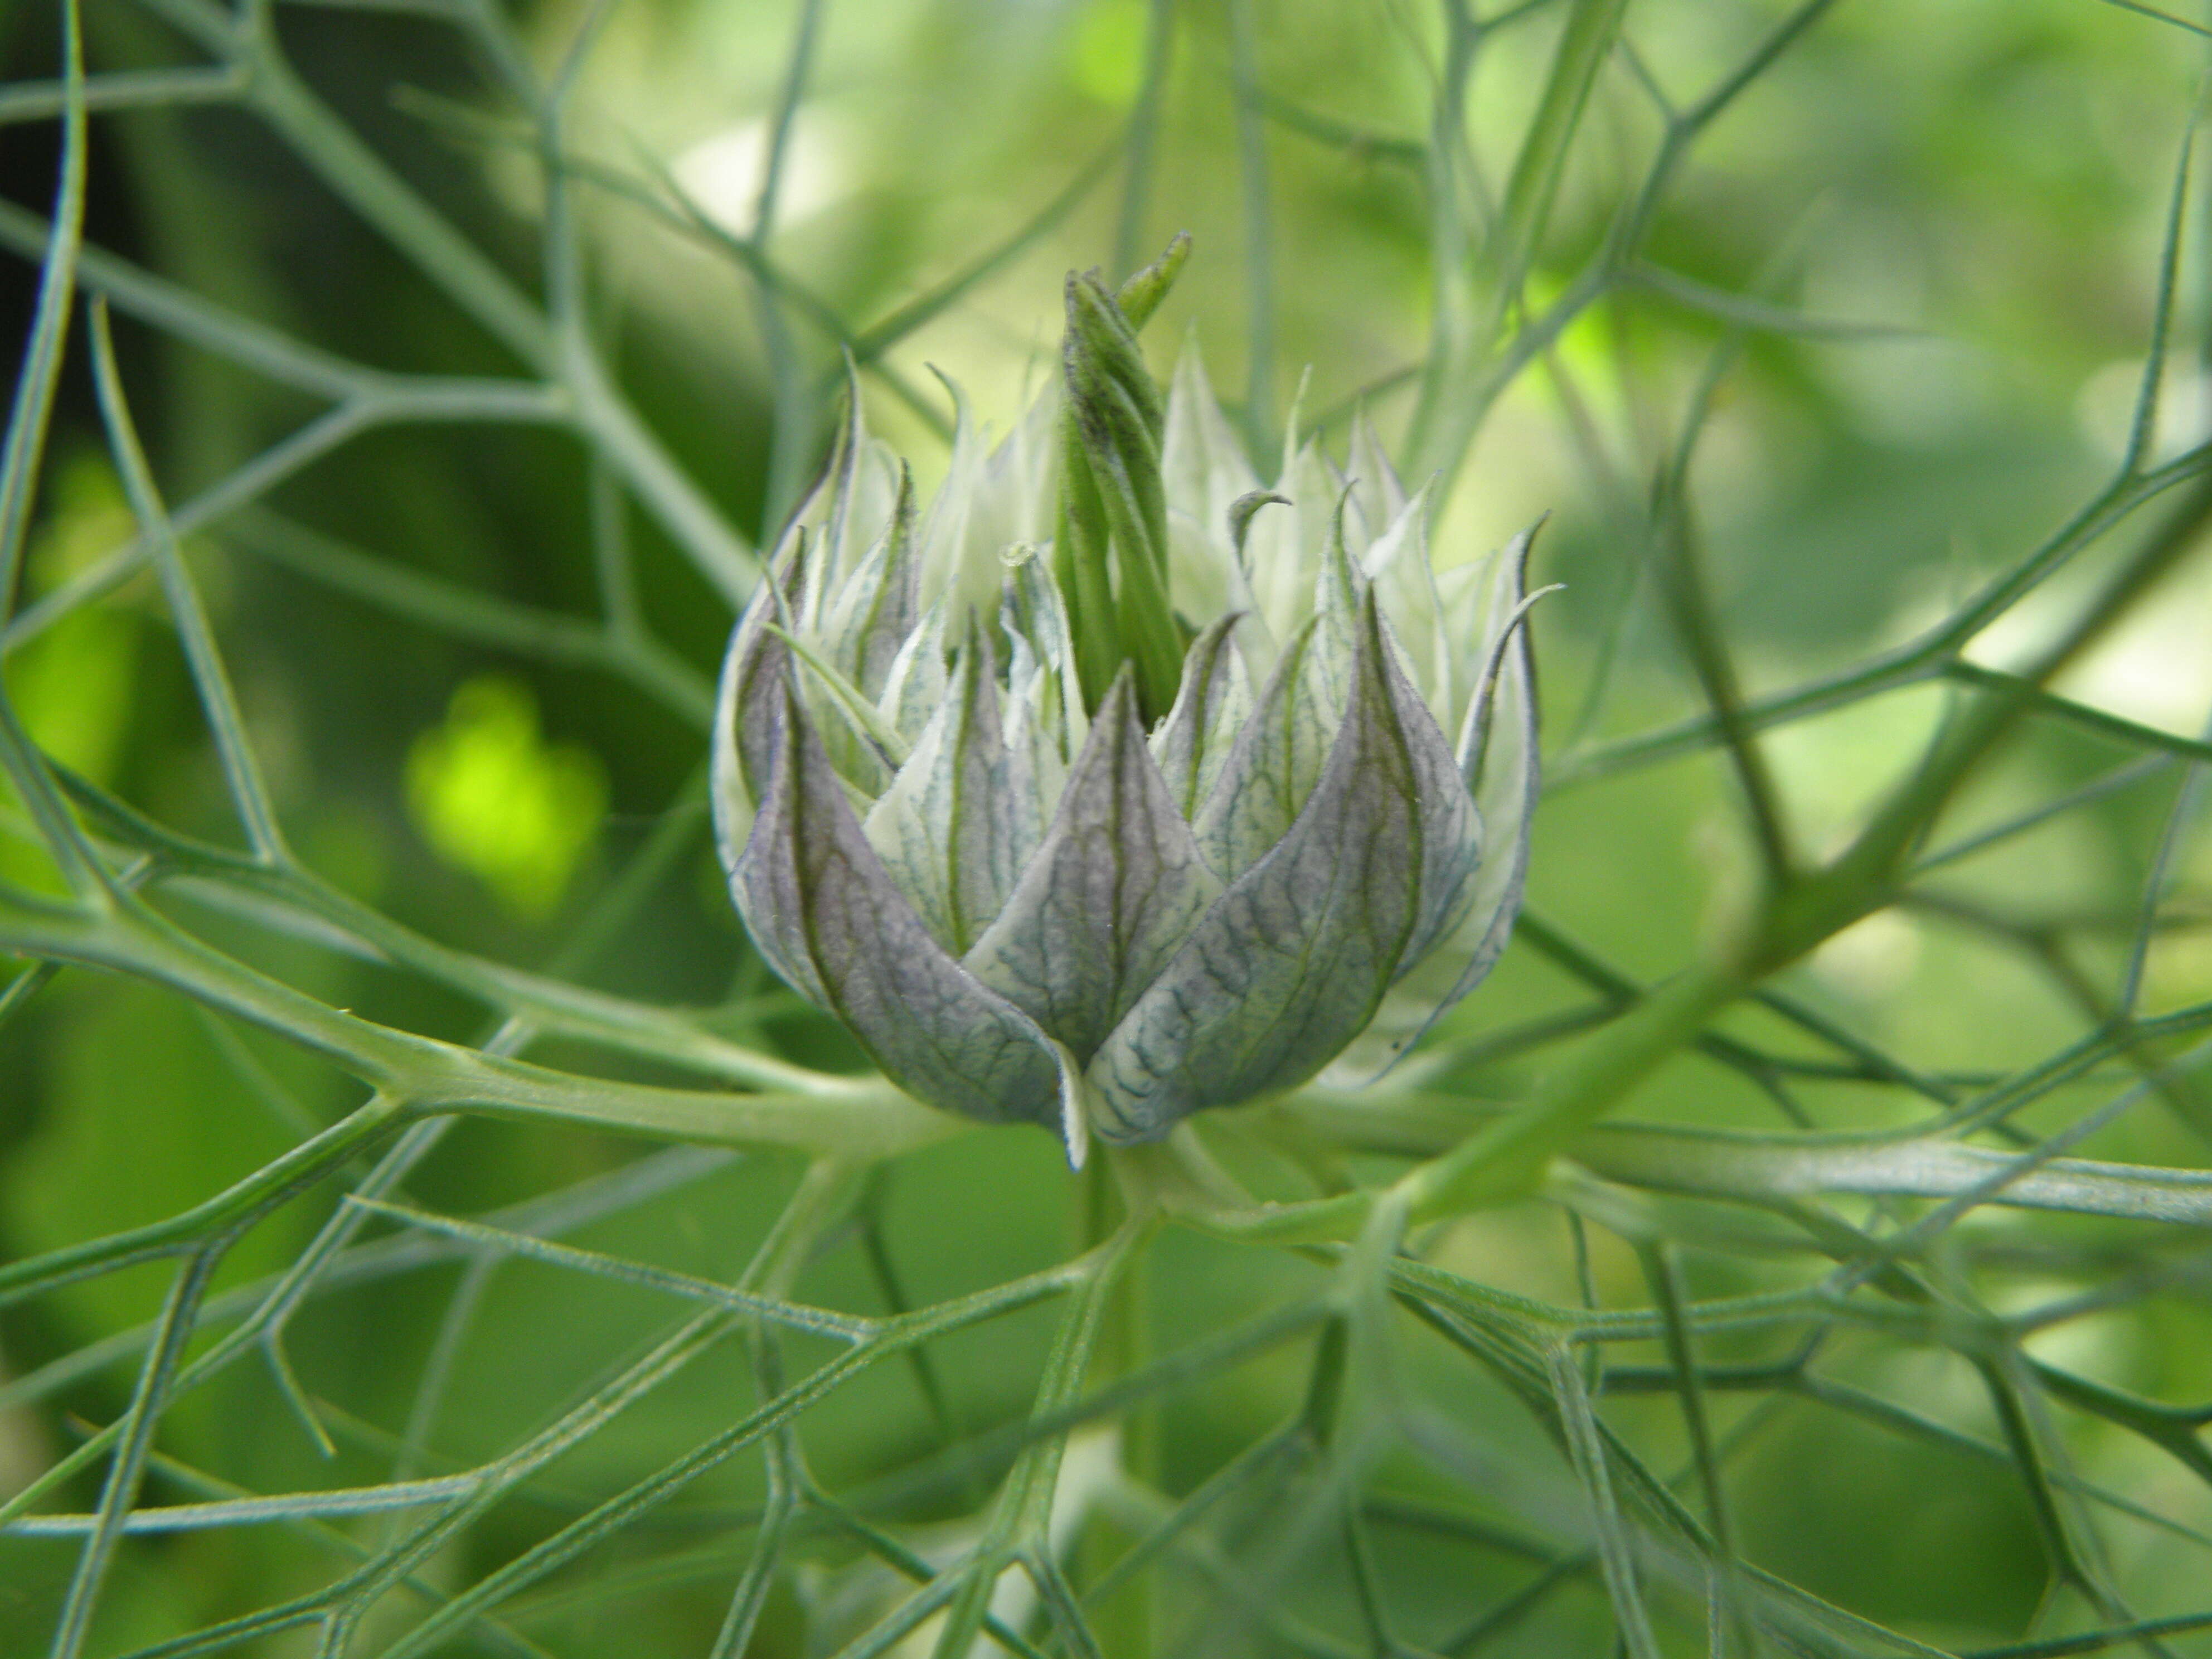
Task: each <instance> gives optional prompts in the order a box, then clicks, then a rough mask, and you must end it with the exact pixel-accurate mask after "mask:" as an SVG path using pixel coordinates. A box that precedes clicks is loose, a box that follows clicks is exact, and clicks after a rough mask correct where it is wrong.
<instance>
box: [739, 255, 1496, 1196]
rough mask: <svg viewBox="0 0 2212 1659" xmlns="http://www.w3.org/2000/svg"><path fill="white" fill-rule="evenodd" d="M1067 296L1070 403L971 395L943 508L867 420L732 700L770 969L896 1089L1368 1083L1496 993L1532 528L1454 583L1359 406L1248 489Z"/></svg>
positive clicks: (1214, 432) (1099, 300) (1189, 394)
mask: <svg viewBox="0 0 2212 1659" xmlns="http://www.w3.org/2000/svg"><path fill="white" fill-rule="evenodd" d="M1181 249H1182V242H1181V240H1180V239H1179V240H1178V243H1177V245H1176V247H1174V248H1171V249H1170V254H1169V256H1168V258H1165V259H1164V260H1163V261H1162V262H1161V264H1159V265H1157V266H1154V267H1152V269H1151V270H1147V271H1146V272H1144V273H1140V274H1139V276H1138V277H1137V278H1133V279H1132V281H1131V283H1129V284H1127V285H1126V286H1125V287H1124V289H1122V291H1121V295H1119V296H1117V295H1114V294H1110V293H1109V292H1108V291H1107V289H1105V288H1104V287H1103V286H1102V285H1101V284H1100V283H1098V281H1097V279H1096V277H1095V276H1073V277H1071V278H1070V279H1069V283H1068V332H1067V338H1066V346H1065V349H1064V352H1063V362H1064V365H1065V374H1064V377H1063V380H1062V382H1061V384H1060V385H1059V386H1055V387H1053V388H1051V389H1050V390H1049V391H1048V392H1047V394H1046V395H1045V397H1044V398H1042V399H1041V400H1040V402H1039V404H1038V405H1037V407H1036V408H1035V409H1033V410H1031V411H1030V414H1029V416H1026V417H1025V418H1024V420H1023V421H1022V422H1021V423H1020V424H1019V425H1018V426H1017V427H1016V428H1015V429H1014V430H1013V432H1012V434H1011V435H1009V436H1008V437H1006V439H1005V440H1004V441H1002V442H1000V443H999V444H997V445H996V446H995V447H987V446H986V444H985V442H984V441H983V440H982V439H981V438H979V436H978V435H977V434H976V433H975V429H974V428H973V426H972V425H971V423H970V422H969V417H968V415H967V411H966V410H965V408H964V405H963V408H962V410H961V412H960V418H959V422H958V427H957V432H956V435H955V438H954V444H953V454H952V459H951V468H950V471H949V475H948V477H947V478H946V481H945V485H944V486H943V488H942V489H941V490H940V491H939V495H938V496H937V499H936V500H935V501H934V502H933V504H932V505H931V507H930V508H929V510H928V511H927V513H921V512H920V511H919V510H918V509H917V507H916V505H915V500H914V490H913V485H912V482H911V479H910V477H908V474H907V472H906V471H905V469H904V468H903V467H902V466H901V465H898V464H897V463H896V460H895V459H893V458H892V457H891V456H890V453H888V452H887V451H886V450H885V449H884V447H882V446H881V445H880V444H878V443H877V442H876V441H873V440H872V439H871V438H870V437H869V436H868V435H867V432H866V428H865V426H864V424H863V423H862V421H861V417H860V401H859V398H858V397H857V395H855V396H854V398H853V399H852V403H851V407H850V409H849V410H848V416H847V418H846V421H845V423H844V426H843V429H842V432H841V433H840V435H839V438H838V441H837V443H836V447H835V449H834V450H833V453H832V454H831V457H830V460H829V465H828V467H827V469H826V470H825V471H824V473H823V477H822V480H821V482H820V483H818V484H817V487H816V489H815V490H814V491H813V493H812V495H811V496H810V497H809V498H808V500H807V501H806V502H805V504H804V505H803V506H802V507H801V508H800V510H799V513H798V514H797V516H796V518H795V519H794V520H793V525H792V526H791V528H790V529H789V531H788V532H787V533H786V535H785V536H784V538H783V540H782V542H781V544H780V545H779V547H778V548H777V549H776V550H775V554H774V555H773V556H772V557H771V559H770V561H769V574H768V576H767V578H766V579H765V580H763V583H762V585H761V590H760V592H759V593H758V594H757V596H756V597H755V599H754V600H753V601H752V603H751V605H750V606H749V607H748V609H747V611H746V612H745V614H744V617H742V618H741V619H740V620H739V622H738V628H737V630H736V633H735V634H734V635H733V637H732V641H731V645H730V650H729V654H728V657H727V659H726V664H725V667H724V671H723V675H722V683H721V690H720V700H719V706H718V710H717V717H716V729H715V739H714V813H715V824H716V830H717V836H718V839H719V842H720V848H721V852H722V856H723V860H724V863H725V865H726V867H727V869H728V871H729V874H730V884H731V890H732V894H733V895H734V896H735V898H736V901H737V904H738V909H739V910H740V912H741V913H742V914H743V915H744V921H745V923H746V926H747V927H748V929H749V930H750V933H751V934H752V937H753V939H754V941H755V943H756V944H757V945H758V947H759V949H760V951H761V952H762V954H763V956H765V957H767V959H768V961H769V964H770V965H771V966H772V967H773V968H775V970H776V972H777V973H778V974H780V975H782V977H783V978H784V979H785V980H787V981H788V982H789V983H790V984H791V985H792V986H793V987H794V988H795V989H796V990H798V991H799V994H801V995H803V996H805V997H806V998H807V999H808V1000H810V1001H811V1002H813V1003H814V1004H816V1005H817V1006H819V1007H821V1008H823V1009H824V1010H826V1011H827V1012H829V1013H831V1014H833V1015H835V1016H836V1018H838V1019H840V1020H842V1022H843V1023H844V1024H845V1025H846V1026H847V1027H848V1029H849V1030H851V1031H852V1032H853V1034H854V1036H855V1037H857V1038H858V1039H859V1040H860V1042H861V1044H862V1045H863V1046H864V1047H865V1048H866V1049H867V1051H868V1053H869V1054H871V1055H872V1057H873V1058H874V1060H875V1061H876V1063H877V1064H878V1066H880V1067H881V1068H882V1070H883V1072H884V1075H885V1076H886V1077H888V1078H889V1079H890V1080H891V1081H892V1082H894V1083H895V1084H896V1085H898V1086H899V1087H900V1088H902V1089H903V1090H905V1091H908V1093H910V1094H912V1095H914V1096H915V1097H916V1098H918V1099H920V1100H922V1101H925V1102H927V1103H930V1104H932V1105H935V1106H939V1107H941V1108H944V1109H946V1110H949V1111H954V1112H959V1113H963V1114H964V1115H968V1116H970V1117H975V1118H981V1119H985V1120H988V1121H1013V1120H1025V1121H1036V1122H1040V1123H1043V1124H1046V1125H1048V1126H1050V1127H1054V1128H1055V1129H1057V1130H1058V1131H1059V1132H1060V1133H1062V1134H1063V1135H1064V1136H1065V1137H1066V1140H1067V1144H1068V1148H1069V1153H1070V1156H1071V1158H1074V1159H1076V1160H1078V1161H1079V1160H1080V1158H1081V1157H1082V1151H1083V1146H1084V1145H1085V1138H1086V1136H1087V1135H1088V1134H1089V1133H1091V1132H1093V1131H1095V1132H1096V1133H1099V1134H1101V1135H1103V1137H1105V1138H1106V1139H1109V1140H1115V1141H1141V1140H1148V1139H1156V1138H1158V1136H1160V1135H1163V1134H1164V1133H1167V1132H1168V1130H1170V1128H1172V1127H1174V1125H1175V1124H1176V1123H1177V1122H1178V1121H1181V1120H1182V1118H1184V1117H1186V1116H1188V1115H1189V1114H1190V1113H1192V1112H1194V1111H1197V1110H1199V1109H1201V1108H1205V1107H1208V1106H1225V1105H1233V1104H1236V1103H1239V1102H1243V1101H1249V1100H1254V1099H1258V1098H1261V1097H1267V1096H1270V1095H1274V1094H1278V1093H1280V1092H1282V1091H1287V1090H1290V1089H1293V1088H1296V1087H1297V1086H1298V1085H1301V1084H1304V1083H1305V1082H1307V1081H1308V1080H1310V1079H1312V1078H1313V1077H1315V1076H1316V1074H1317V1073H1321V1072H1322V1070H1323V1068H1324V1067H1328V1066H1330V1065H1331V1063H1332V1062H1336V1063H1337V1064H1338V1066H1339V1068H1340V1071H1342V1072H1343V1073H1345V1074H1346V1075H1347V1076H1359V1075H1371V1073H1372V1072H1373V1071H1374V1070H1375V1069H1376V1068H1377V1067H1378V1066H1381V1065H1383V1064H1387V1063H1388V1061H1389V1060H1391V1059H1392V1058H1394V1057H1395V1054H1397V1053H1399V1052H1400V1051H1401V1050H1402V1049H1403V1048H1404V1047H1405V1045H1406V1044H1407V1043H1408V1042H1411V1041H1412V1040H1413V1038H1415V1037H1416V1036H1419V1034H1420V1032H1421V1031H1423V1030H1425V1029H1426V1027H1427V1025H1428V1024H1431V1022H1432V1021H1433V1020H1434V1019H1435V1018H1437V1015H1439V1014H1440V1013H1441V1012H1443V1010H1444V1009H1446V1008H1448V1007H1449V1006H1451V1005H1452V1004H1453V1003H1454V1002H1455V1001H1457V1000H1459V998H1461V997H1462V996H1463V995H1465V994H1466V993H1467V992H1468V990H1470V989H1471V988H1472V987H1474V984H1475V983H1476V982H1477V981H1479V980H1480V979H1481V977H1482V976H1483V975H1484V974H1486V972H1487V971H1488V970H1489V969H1490V966H1491V965H1492V963H1494V962H1495V961H1496V959H1497V957H1498V952H1499V951H1501V950H1502V949H1503V948H1504V941H1505V937H1506V934H1507V933H1508V931H1509V930H1510V927H1511V925H1512V921H1513V917H1514V915H1515V913H1516V910H1517V908H1518V907H1519V903H1520V896H1521V888H1522V873H1523V871H1524V868H1525V866H1526V861H1527V849H1528V817H1529V813H1530V811H1531V809H1532V807H1533V806H1534V800H1535V795H1536V783H1537V780H1536V743H1535V708H1534V687H1533V683H1532V679H1531V670H1530V663H1529V657H1528V645H1527V639H1526V633H1525V630H1524V629H1522V625H1521V624H1522V618H1523V616H1524V613H1525V611H1526V607H1527V603H1528V602H1527V600H1526V599H1524V598H1523V594H1522V580H1523V569H1524V565H1525V562H1526V556H1527V551H1528V540H1529V537H1528V534H1525V533H1524V534H1523V535H1522V536H1521V537H1520V538H1517V539H1516V541H1515V542H1514V543H1513V544H1512V545H1510V546H1509V547H1507V548H1506V549H1504V550H1502V551H1501V552H1498V553H1495V554H1492V555H1490V556H1488V557H1486V558H1481V559H1477V560H1475V561H1474V562H1470V563H1467V564H1462V565H1459V566H1457V567H1455V568H1452V569H1449V570H1448V571H1445V572H1443V573H1438V572H1437V571H1436V570H1435V569H1434V568H1432V566H1431V562H1430V556H1429V549H1428V544H1427V533H1426V501H1425V492H1422V493H1420V494H1415V495H1410V496H1409V495H1408V494H1407V491H1406V490H1405V489H1404V488H1403V487H1402V486H1401V483H1399V481H1398V478H1397V476H1396V474H1395V472H1394V471H1392V470H1391V468H1390V465H1389V462H1388V461H1387V460H1386V459H1384V458H1383V453H1382V451H1381V448H1380V446H1379V445H1378V444H1377V443H1376V439H1375V435H1374V432H1373V430H1372V428H1370V426H1369V425H1368V423H1367V422H1366V421H1365V420H1364V417H1362V418H1361V419H1359V420H1358V421H1357V422H1355V423H1354V427H1353V431H1352V445H1351V452H1352V453H1351V458H1350V469H1349V476H1347V475H1346V472H1345V471H1340V469H1339V468H1338V467H1337V466H1336V465H1334V463H1333V462H1332V461H1330V460H1329V459H1328V457H1326V456H1325V455H1324V454H1323V453H1322V450H1321V448H1320V447H1319V445H1318V443H1317V442H1316V441H1315V440H1314V439H1312V438H1310V437H1309V438H1307V439H1305V440H1304V441H1299V440H1298V439H1297V437H1296V435H1293V437H1292V439H1291V441H1290V442H1289V443H1288V444H1287V445H1286V446H1285V455H1284V459H1283V465H1282V467H1281V470H1280V473H1279V477H1277V478H1276V479H1275V480H1274V482H1273V484H1272V485H1271V486H1263V485H1262V484H1261V481H1260V480H1259V478H1258V477H1256V476H1255V473H1254V471H1253V469H1252V467H1251V465H1250V464H1249V461H1248V460H1247V459H1246V458H1245V455H1244V453H1243V449H1242V448H1241V447H1240V446H1239V444H1238V442H1237V440H1236V438H1235V436H1234V435H1233V434H1232V432H1231V429H1230V427H1229V425H1228V422H1227V421H1226V420H1225V417H1224V416H1223V415H1222V412H1221V410H1220V408H1219V406H1218V404H1216V402H1215V401H1214V398H1213V396H1212V392H1211V390H1210V389H1209V388H1208V386H1207V385H1206V376H1205V371H1204V369H1203V368H1202V367H1201V366H1200V362H1199V361H1198V358H1197V356H1196V354H1195V352H1187V353H1186V354H1185V356H1184V358H1183V361H1182V364H1181V365H1180V366H1179V368H1178V369H1177V371H1176V375H1175V379H1174V382H1173V385H1172V386H1171V388H1170V390H1169V392H1167V394H1166V395H1165V396H1164V397H1163V396H1162V394H1161V392H1160V390H1159V388H1158V386H1156V385H1155V384H1154V383H1153V382H1152V380H1151V378H1150V375H1149V374H1148V372H1147V371H1146V368H1145V366H1144V362H1143V359H1142V357H1141V356H1140V355H1139V351H1138V349H1137V344H1136V337H1135V331H1134V328H1133V325H1132V322H1131V317H1130V314H1129V313H1130V312H1132V311H1133V312H1135V313H1137V314H1138V320H1139V321H1141V320H1142V317H1143V316H1144V315H1146V314H1149V313H1150V311H1151V309H1152V307H1153V306H1155V305H1156V304H1157V303H1158V299H1159V296H1160V294H1161V293H1162V292H1163V291H1164V288H1165V285H1166V283H1167V282H1168V281H1170V280H1171V279H1172V276H1173V274H1174V269H1175V267H1176V265H1178V264H1180V260H1181Z"/></svg>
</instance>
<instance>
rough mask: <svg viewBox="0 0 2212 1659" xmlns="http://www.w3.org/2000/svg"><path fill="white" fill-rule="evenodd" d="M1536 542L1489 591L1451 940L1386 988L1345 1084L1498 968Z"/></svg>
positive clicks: (1521, 752) (1497, 575)
mask: <svg viewBox="0 0 2212 1659" xmlns="http://www.w3.org/2000/svg"><path fill="white" fill-rule="evenodd" d="M1533 536H1534V531H1533V530H1530V531H1528V532H1523V533H1522V535H1521V536H1519V537H1516V538H1515V540H1514V542H1513V544H1512V545H1510V547H1508V548H1507V549H1505V550H1504V553H1503V554H1502V555H1500V556H1499V559H1498V564H1497V566H1496V568H1495V569H1494V571H1493V572H1492V580H1493V581H1494V583H1495V588H1494V591H1493V592H1492V594H1491V595H1490V596H1489V597H1490V599H1491V602H1492V605H1493V606H1494V610H1495V614H1496V615H1497V617H1498V618H1499V619H1500V620H1499V623H1498V626H1499V627H1500V629H1501V634H1500V636H1499V637H1498V638H1497V639H1494V640H1492V641H1490V644H1491V651H1490V654H1489V657H1488V658H1487V659H1486V661H1485V662H1483V663H1482V664H1481V665H1480V670H1486V672H1483V673H1482V677H1481V678H1480V682H1479V684H1478V685H1477V687H1476V694H1475V702H1474V705H1473V706H1471V707H1470V708H1469V710H1468V722H1467V726H1468V729H1467V732H1466V733H1465V734H1464V735H1463V738H1462V743H1463V744H1465V745H1466V750H1465V753H1464V755H1463V757H1462V766H1463V769H1464V770H1471V771H1473V772H1474V800H1475V805H1476V807H1477V809H1478V810H1479V811H1480V814H1481V822H1482V833H1483V851H1482V860H1481V862H1480V865H1479V866H1477V867H1476V869H1475V872H1474V876H1473V877H1472V878H1471V879H1470V880H1469V881H1468V891H1467V896H1466V898H1465V900H1464V903H1463V908H1462V910H1461V912H1460V914H1459V915H1456V916H1455V917H1454V918H1453V919H1452V923H1451V927H1450V931H1449V933H1448V934H1447V936H1445V937H1444V938H1443V939H1440V940H1439V941H1438V942H1437V945H1435V946H1434V947H1433V948H1432V949H1431V951H1429V953H1428V955H1427V957H1425V959H1424V960H1422V961H1420V962H1419V963H1415V964H1413V966H1412V967H1411V969H1410V971H1408V972H1407V975H1406V976H1405V978H1404V979H1402V980H1401V981H1400V982H1399V984H1398V985H1397V986H1396V987H1395V988H1394V989H1393V991H1392V992H1391V994H1390V998H1389V1004H1388V1005H1387V1006H1385V1008H1384V1009H1383V1013H1382V1015H1381V1016H1380V1017H1379V1018H1377V1020H1376V1030H1375V1031H1374V1032H1373V1033H1372V1034H1371V1036H1372V1040H1371V1041H1370V1042H1367V1043H1364V1044H1363V1045H1362V1051H1361V1052H1360V1053H1359V1054H1355V1055H1350V1056H1347V1062H1348V1063H1347V1066H1346V1073H1347V1076H1350V1075H1352V1074H1353V1073H1357V1075H1358V1077H1359V1078H1360V1079H1366V1078H1368V1077H1371V1076H1372V1075H1373V1073H1375V1071H1376V1069H1377V1068H1378V1067H1382V1066H1388V1065H1389V1064H1390V1063H1392V1062H1393V1061H1395V1060H1396V1059H1397V1057H1398V1056H1399V1055H1400V1054H1403V1053H1404V1052H1405V1051H1406V1050H1407V1048H1411V1047H1412V1046H1413V1044H1414V1043H1416V1042H1419V1041H1420V1039H1421V1038H1422V1037H1423V1036H1425V1035H1426V1034H1427V1032H1428V1030H1430V1028H1431V1026H1433V1025H1434V1024H1436V1023H1437V1020H1438V1019H1440V1018H1442V1017H1443V1015H1444V1014H1445V1012H1448V1011H1449V1009H1450V1008H1451V1006H1452V1005H1453V1004H1455V1003H1456V1002H1457V1001H1458V1000H1460V999H1461V998H1462V997H1463V996H1465V995H1467V994H1468V992H1470V991H1472V990H1474V987H1476V986H1478V985H1480V983H1481V982H1482V981H1483V980H1484V979H1485V978H1486V976H1487V975H1489V973H1490V970H1491V969H1492V968H1493V967H1495V966H1496V965H1497V963H1498V957H1500V956H1501V955H1502V954H1504V950H1505V945H1506V941H1507V939H1510V937H1511V935H1512V932H1513V922H1514V919H1515V918H1516V916H1518V915H1520V913H1521V898H1522V890H1523V889H1524V888H1525V886H1526V884H1527V882H1528V827H1529V821H1530V819H1531V817H1533V816H1534V811H1535V808H1536V798H1537V793H1538V791H1539V787H1540V782H1541V777H1540V770H1541V769H1540V756H1539V754H1538V749H1537V732H1536V681H1535V671H1534V660H1533V657H1532V653H1531V652H1530V650H1529V646H1528V624H1527V620H1526V615H1525V612H1524V611H1523V610H1522V605H1523V599H1522V587H1523V586H1524V583H1525V580H1526V569H1527V564H1528V544H1529V541H1530V539H1531V538H1532V537H1533ZM1480 670H1479V671H1480Z"/></svg>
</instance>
